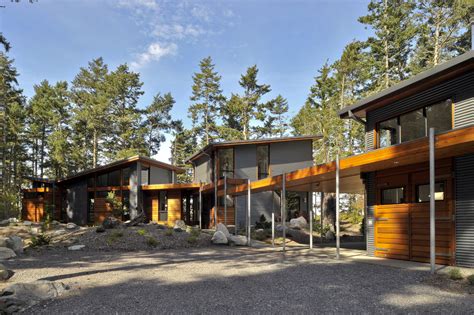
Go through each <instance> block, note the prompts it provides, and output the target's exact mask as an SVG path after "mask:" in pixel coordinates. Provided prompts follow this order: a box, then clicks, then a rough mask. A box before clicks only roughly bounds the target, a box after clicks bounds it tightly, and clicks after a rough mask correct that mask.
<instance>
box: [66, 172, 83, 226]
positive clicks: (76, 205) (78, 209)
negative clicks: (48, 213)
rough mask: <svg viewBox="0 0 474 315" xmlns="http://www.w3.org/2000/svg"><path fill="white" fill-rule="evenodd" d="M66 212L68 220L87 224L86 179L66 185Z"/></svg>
mask: <svg viewBox="0 0 474 315" xmlns="http://www.w3.org/2000/svg"><path fill="white" fill-rule="evenodd" d="M66 194H67V207H66V214H67V220H68V221H69V222H74V223H76V224H79V225H86V224H87V180H81V181H77V182H74V183H71V184H69V185H68V186H67V187H66Z"/></svg>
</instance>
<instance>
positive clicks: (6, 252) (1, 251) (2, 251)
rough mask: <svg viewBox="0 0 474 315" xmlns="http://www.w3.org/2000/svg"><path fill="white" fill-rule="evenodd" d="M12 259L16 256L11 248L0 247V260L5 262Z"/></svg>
mask: <svg viewBox="0 0 474 315" xmlns="http://www.w3.org/2000/svg"><path fill="white" fill-rule="evenodd" d="M13 257H16V254H15V252H14V251H13V250H12V249H11V248H7V247H0V260H7V259H10V258H13Z"/></svg>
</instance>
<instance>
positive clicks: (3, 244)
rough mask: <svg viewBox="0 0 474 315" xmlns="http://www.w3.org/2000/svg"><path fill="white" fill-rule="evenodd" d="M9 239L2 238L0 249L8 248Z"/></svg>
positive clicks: (0, 238) (0, 239)
mask: <svg viewBox="0 0 474 315" xmlns="http://www.w3.org/2000/svg"><path fill="white" fill-rule="evenodd" d="M8 239H9V238H8V237H4V236H1V237H0V247H7V241H8Z"/></svg>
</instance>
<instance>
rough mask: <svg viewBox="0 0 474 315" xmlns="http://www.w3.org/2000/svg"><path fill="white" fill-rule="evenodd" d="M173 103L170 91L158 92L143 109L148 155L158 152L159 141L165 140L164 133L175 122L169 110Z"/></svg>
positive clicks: (171, 127) (170, 128)
mask: <svg viewBox="0 0 474 315" xmlns="http://www.w3.org/2000/svg"><path fill="white" fill-rule="evenodd" d="M175 103H176V102H175V100H174V98H173V96H172V95H171V93H166V94H164V95H161V93H158V94H156V95H155V97H154V98H153V102H152V103H151V104H150V105H149V106H148V107H147V108H146V109H145V117H146V119H145V123H144V126H145V132H146V138H147V143H148V148H147V152H148V155H149V156H152V155H155V154H157V153H158V151H159V150H160V146H161V143H163V142H164V141H165V140H166V138H165V133H166V132H169V131H170V130H172V129H173V126H174V125H175V124H176V122H174V121H173V120H172V119H171V111H172V109H173V106H174V104H175ZM181 126H182V125H181ZM173 164H174V163H173ZM175 165H176V164H175Z"/></svg>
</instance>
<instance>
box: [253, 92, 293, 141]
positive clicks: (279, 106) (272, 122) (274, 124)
mask: <svg viewBox="0 0 474 315" xmlns="http://www.w3.org/2000/svg"><path fill="white" fill-rule="evenodd" d="M265 109H266V112H265V118H264V120H263V125H262V126H257V127H256V130H257V133H258V134H259V136H260V137H275V136H278V137H283V136H285V134H286V133H287V130H288V121H287V117H286V114H287V113H288V101H287V100H286V99H285V98H284V97H283V96H281V95H278V96H277V97H276V98H274V99H273V100H271V101H269V102H268V103H267V104H266V106H265Z"/></svg>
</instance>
